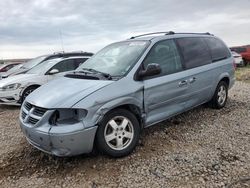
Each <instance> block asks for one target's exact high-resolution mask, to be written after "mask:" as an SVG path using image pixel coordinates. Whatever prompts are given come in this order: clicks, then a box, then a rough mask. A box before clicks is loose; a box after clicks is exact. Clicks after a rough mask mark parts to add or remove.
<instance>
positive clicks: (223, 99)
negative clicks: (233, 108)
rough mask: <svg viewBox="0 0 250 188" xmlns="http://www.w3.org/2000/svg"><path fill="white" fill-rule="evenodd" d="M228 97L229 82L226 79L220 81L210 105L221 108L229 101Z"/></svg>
mask: <svg viewBox="0 0 250 188" xmlns="http://www.w3.org/2000/svg"><path fill="white" fill-rule="evenodd" d="M227 98H228V84H227V83H226V82H225V81H220V82H219V84H218V86H217V88H216V90H215V93H214V96H213V98H212V100H211V101H210V102H209V106H210V107H212V108H214V109H221V108H223V107H224V106H225V105H226V103H227Z"/></svg>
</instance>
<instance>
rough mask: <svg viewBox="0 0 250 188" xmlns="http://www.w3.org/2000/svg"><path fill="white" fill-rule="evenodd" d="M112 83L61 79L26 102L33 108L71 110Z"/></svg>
mask: <svg viewBox="0 0 250 188" xmlns="http://www.w3.org/2000/svg"><path fill="white" fill-rule="evenodd" d="M111 83H113V81H110V80H85V79H74V78H66V77H61V78H58V79H55V80H53V81H51V82H49V83H48V84H45V85H43V86H42V87H40V88H38V89H37V90H35V91H34V92H33V93H31V94H30V95H29V96H28V97H27V99H26V100H27V101H28V102H29V103H31V104H33V105H35V106H38V107H42V108H47V109H53V108H71V107H72V106H74V105H75V104H76V103H77V102H79V101H80V100H82V99H84V98H86V97H87V96H88V95H90V94H91V93H93V92H95V91H97V90H99V89H101V88H103V87H105V86H107V85H109V84H111Z"/></svg>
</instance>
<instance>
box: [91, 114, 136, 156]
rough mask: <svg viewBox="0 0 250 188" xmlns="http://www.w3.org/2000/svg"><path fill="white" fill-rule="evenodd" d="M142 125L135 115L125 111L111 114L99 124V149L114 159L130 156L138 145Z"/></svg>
mask: <svg viewBox="0 0 250 188" xmlns="http://www.w3.org/2000/svg"><path fill="white" fill-rule="evenodd" d="M139 137H140V125H139V122H138V120H137V118H136V116H135V115H134V114H132V113H131V112H130V111H128V110H125V109H117V110H114V111H111V112H109V113H108V114H107V115H105V117H104V118H103V120H102V121H101V122H100V123H99V127H98V130H97V135H96V143H97V147H98V149H99V150H100V151H101V152H102V153H104V154H106V155H109V156H112V157H124V156H127V155H129V154H130V153H131V152H132V151H133V150H134V149H135V147H136V145H137V144H138V141H139Z"/></svg>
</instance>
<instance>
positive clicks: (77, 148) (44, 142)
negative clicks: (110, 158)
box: [20, 111, 97, 157]
mask: <svg viewBox="0 0 250 188" xmlns="http://www.w3.org/2000/svg"><path fill="white" fill-rule="evenodd" d="M52 113H53V112H52V111H50V112H49V111H48V112H47V113H46V114H45V117H43V119H42V120H40V121H39V122H38V123H37V124H36V125H30V124H29V123H25V121H24V120H23V118H22V114H21V115H20V127H21V129H22V132H23V133H24V135H25V137H26V138H27V140H28V142H29V143H30V144H31V145H33V146H34V147H36V148H37V149H39V150H41V151H43V152H46V153H49V154H52V155H56V156H60V157H64V156H74V155H79V154H83V153H90V152H91V151H92V149H93V145H94V139H95V134H96V130H97V126H94V127H90V128H84V125H83V123H82V122H78V123H76V124H74V125H72V124H69V125H63V126H52V125H50V124H49V121H47V120H48V119H49V117H50V116H51V114H52Z"/></svg>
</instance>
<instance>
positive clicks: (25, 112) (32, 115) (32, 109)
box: [21, 102, 47, 125]
mask: <svg viewBox="0 0 250 188" xmlns="http://www.w3.org/2000/svg"><path fill="white" fill-rule="evenodd" d="M46 112H47V109H45V108H40V107H37V106H34V105H32V104H30V103H28V102H25V103H24V105H23V107H22V112H21V118H22V120H23V121H24V122H25V123H28V124H31V125H36V124H37V123H38V122H39V121H40V119H41V118H42V117H43V116H44V114H45V113H46Z"/></svg>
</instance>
